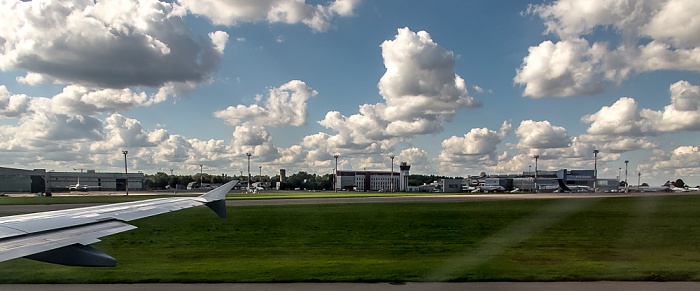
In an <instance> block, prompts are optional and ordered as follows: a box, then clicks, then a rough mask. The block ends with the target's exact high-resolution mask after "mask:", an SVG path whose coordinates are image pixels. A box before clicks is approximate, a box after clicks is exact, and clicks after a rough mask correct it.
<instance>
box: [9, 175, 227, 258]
mask: <svg viewBox="0 0 700 291" xmlns="http://www.w3.org/2000/svg"><path fill="white" fill-rule="evenodd" d="M236 183H238V181H231V182H228V183H226V184H224V185H222V186H220V187H218V188H216V189H214V190H211V191H209V192H207V193H205V194H203V195H201V196H198V197H171V198H157V199H148V200H143V201H134V202H125V203H116V204H109V205H101V206H92V207H82V208H74V209H67V210H58V211H48V212H39V213H31V214H23V215H13V216H5V217H0V262H2V261H7V260H11V259H15V258H21V257H26V258H28V259H33V260H37V261H42V262H48V263H54V264H61V265H68V266H86V267H113V266H115V265H116V260H115V259H114V258H112V257H110V256H109V255H107V254H105V253H103V252H101V251H99V250H97V249H95V248H92V247H90V246H89V244H92V243H96V242H98V241H100V240H99V238H100V237H103V236H108V235H112V234H115V233H120V232H124V231H127V230H131V229H134V228H136V227H135V226H133V225H130V224H127V223H124V222H125V221H131V220H136V219H140V218H144V217H149V216H153V215H158V214H162V213H167V212H172V211H177V210H180V209H185V208H190V207H194V206H199V205H206V206H208V207H209V208H210V209H212V210H213V211H214V212H215V213H216V214H217V215H218V216H219V217H222V218H224V217H226V201H225V200H226V193H228V192H229V191H230V190H231V188H233V186H235V185H236Z"/></svg>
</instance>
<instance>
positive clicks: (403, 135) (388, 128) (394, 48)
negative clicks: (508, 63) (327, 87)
mask: <svg viewBox="0 0 700 291" xmlns="http://www.w3.org/2000/svg"><path fill="white" fill-rule="evenodd" d="M381 47H382V56H383V58H384V66H385V67H386V72H385V73H384V75H383V76H382V78H381V79H380V81H379V84H378V85H377V86H378V88H379V93H380V94H381V95H382V97H383V98H384V100H385V103H378V104H373V105H372V104H364V105H361V106H360V109H359V111H360V112H359V113H358V114H353V115H350V116H344V115H342V114H340V113H339V112H336V111H332V112H328V114H326V116H325V118H324V119H323V120H321V121H320V122H319V124H321V125H323V126H325V127H327V128H330V129H333V130H335V131H337V132H338V135H337V136H335V137H334V143H335V144H336V145H337V146H339V147H341V148H354V149H372V148H375V149H377V150H389V149H390V148H387V146H391V145H392V143H394V142H396V141H398V140H404V139H408V138H412V137H414V136H417V135H424V134H431V133H437V132H441V131H442V130H443V125H444V123H445V122H447V121H449V120H451V119H452V117H453V116H454V114H455V113H456V112H457V110H459V109H462V108H476V107H479V106H481V103H480V102H478V101H477V100H475V99H474V98H472V97H470V96H469V95H468V92H467V87H466V84H465V82H464V80H463V79H462V78H461V77H460V76H459V75H457V74H455V70H454V66H455V56H454V53H452V52H451V51H447V50H445V49H444V48H442V47H441V46H439V45H438V44H437V43H435V42H434V41H433V40H432V38H431V37H430V34H428V33H427V32H425V31H420V32H417V33H416V32H413V31H411V30H409V29H408V28H401V29H399V30H398V34H397V35H396V37H395V38H394V39H393V40H387V41H385V42H384V43H382V45H381ZM376 146H379V148H377V147H376Z"/></svg>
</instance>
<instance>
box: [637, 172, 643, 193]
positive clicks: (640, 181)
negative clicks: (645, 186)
mask: <svg viewBox="0 0 700 291" xmlns="http://www.w3.org/2000/svg"><path fill="white" fill-rule="evenodd" d="M641 185H642V171H639V172H637V192H639V186H641Z"/></svg>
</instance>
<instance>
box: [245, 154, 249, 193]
mask: <svg viewBox="0 0 700 291" xmlns="http://www.w3.org/2000/svg"><path fill="white" fill-rule="evenodd" d="M245 155H246V156H248V186H246V190H245V192H246V193H250V153H245Z"/></svg>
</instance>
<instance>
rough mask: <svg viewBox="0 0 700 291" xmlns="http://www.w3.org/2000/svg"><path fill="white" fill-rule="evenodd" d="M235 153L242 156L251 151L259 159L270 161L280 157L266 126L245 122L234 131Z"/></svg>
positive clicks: (233, 148)
mask: <svg viewBox="0 0 700 291" xmlns="http://www.w3.org/2000/svg"><path fill="white" fill-rule="evenodd" d="M232 150H233V154H235V155H238V156H242V155H245V153H251V154H252V155H254V156H255V157H254V158H255V159H256V160H258V161H263V162H269V161H274V160H275V159H277V158H279V152H278V150H277V148H275V146H274V144H273V142H272V136H271V135H270V134H269V133H268V132H267V130H265V128H264V127H262V126H259V125H255V124H253V123H251V122H245V123H243V124H241V125H238V126H236V129H235V130H234V131H233V144H232Z"/></svg>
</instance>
